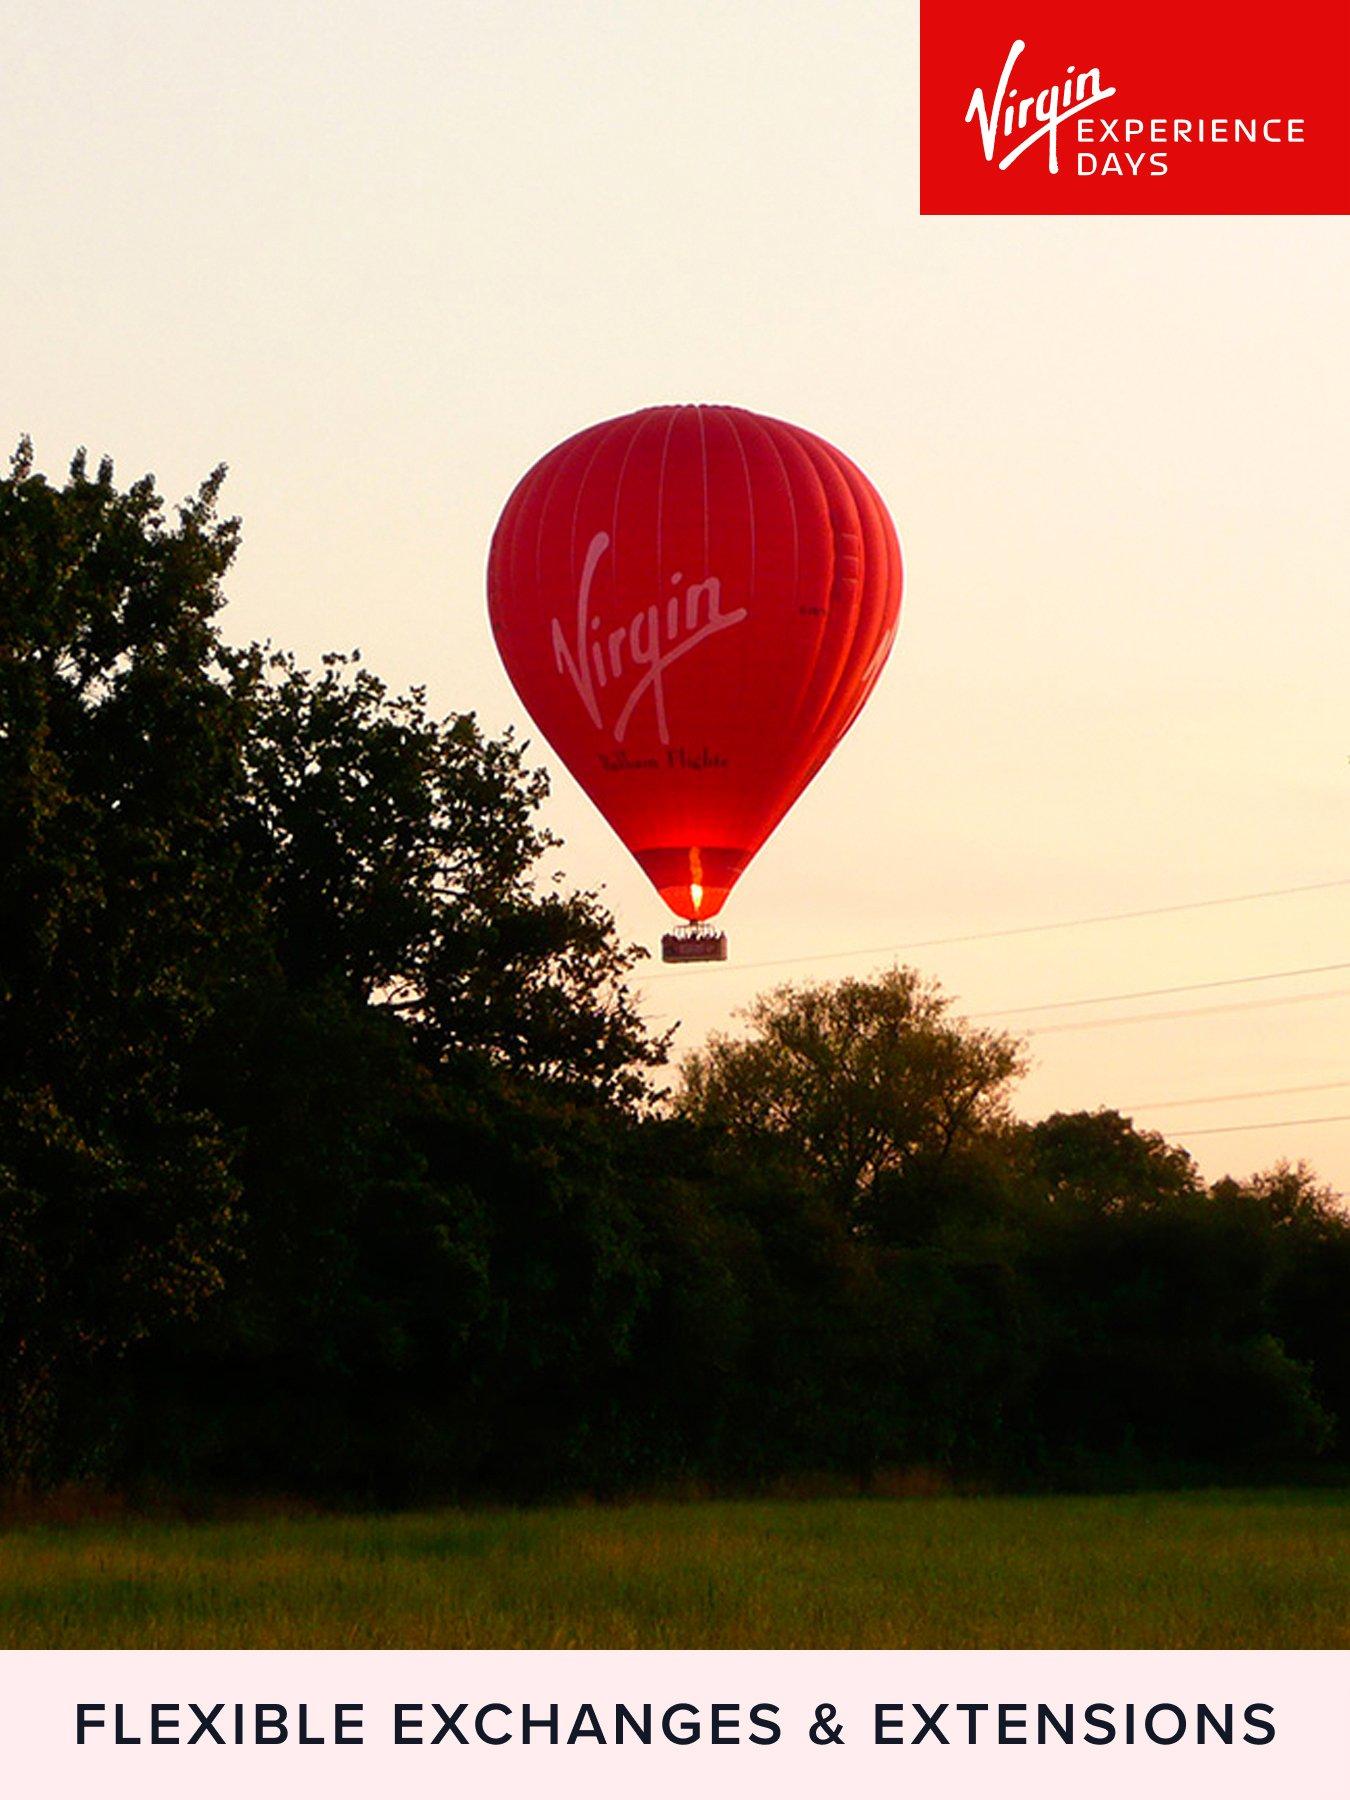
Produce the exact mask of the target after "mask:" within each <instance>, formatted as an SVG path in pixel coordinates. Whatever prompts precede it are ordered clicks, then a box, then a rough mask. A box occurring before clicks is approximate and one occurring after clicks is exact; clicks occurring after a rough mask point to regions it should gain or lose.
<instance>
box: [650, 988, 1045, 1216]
mask: <svg viewBox="0 0 1350 1800" xmlns="http://www.w3.org/2000/svg"><path fill="white" fill-rule="evenodd" d="M745 1016H746V1017H747V1018H748V1020H749V1025H750V1030H749V1032H748V1033H747V1034H746V1035H745V1036H744V1037H741V1038H731V1037H727V1036H724V1035H722V1034H717V1033H715V1034H714V1035H713V1036H712V1037H711V1038H710V1039H709V1040H708V1043H707V1046H706V1048H704V1049H703V1050H701V1051H696V1052H694V1053H693V1054H692V1055H691V1056H689V1057H688V1058H686V1060H685V1062H684V1064H683V1067H682V1070H681V1080H680V1085H679V1089H678V1092H677V1094H676V1100H675V1104H676V1106H677V1108H678V1110H679V1111H680V1112H682V1113H684V1114H685V1115H686V1116H687V1117H688V1118H690V1119H692V1120H694V1121H696V1122H698V1123H700V1124H703V1125H706V1126H708V1127H710V1128H713V1129H717V1130H721V1131H725V1132H727V1133H729V1134H730V1135H731V1136H733V1137H735V1138H739V1139H741V1140H743V1141H753V1140H754V1139H756V1138H764V1139H773V1140H777V1141H779V1142H783V1143H787V1144H789V1145H792V1146H794V1147H795V1149H796V1151H797V1153H798V1154H799V1155H800V1156H801V1157H802V1158H803V1159H804V1161H805V1163H806V1164H807V1166H808V1167H809V1168H810V1169H812V1170H813V1171H814V1173H815V1174H816V1176H817V1177H818V1178H819V1179H820V1180H821V1181H822V1182H823V1183H824V1184H825V1187H826V1189H827V1191H828V1192H829V1194H830V1196H831V1198H832V1199H833V1201H834V1202H835V1204H836V1205H838V1206H839V1207H841V1208H842V1209H844V1210H845V1211H846V1212H847V1213H849V1214H850V1215H851V1216H854V1217H856V1218H858V1219H859V1222H862V1214H863V1213H864V1212H865V1203H866V1199H867V1196H868V1194H869V1192H870V1190H871V1189H872V1187H873V1186H874V1184H875V1183H876V1182H877V1181H878V1179H879V1178H880V1177H881V1176H883V1175H887V1174H890V1173H893V1172H903V1171H905V1170H908V1169H912V1168H914V1167H915V1166H917V1165H926V1166H928V1167H930V1168H931V1167H933V1166H936V1165H940V1164H941V1163H943V1162H944V1161H945V1160H946V1159H947V1158H948V1157H949V1156H950V1155H951V1153H952V1151H953V1150H954V1149H955V1148H957V1147H958V1146H960V1145H962V1144H963V1143H966V1142H969V1141H970V1140H971V1139H972V1138H973V1137H974V1136H975V1135H976V1134H977V1133H979V1132H980V1131H982V1130H985V1129H987V1128H989V1127H990V1126H992V1125H993V1124H994V1123H995V1122H996V1121H998V1120H1000V1119H1001V1118H1003V1117H1004V1115H1005V1111H1006V1104H1007V1097H1008V1092H1009V1089H1010V1087H1011V1085H1012V1083H1013V1082H1014V1081H1015V1080H1016V1078H1017V1077H1018V1076H1020V1075H1021V1074H1022V1073H1023V1072H1024V1071H1025V1068H1026V1066H1027V1065H1026V1059H1025V1055H1024V1052H1023V1050H1022V1047H1021V1045H1020V1044H1019V1043H1018V1041H1017V1040H1016V1039H1015V1038H1013V1037H1011V1036H1009V1035H1008V1034H1007V1033H1005V1032H1000V1031H985V1030H980V1029H977V1028H975V1027H972V1026H970V1025H969V1024H967V1023H966V1022H965V1021H963V1020H960V1019H957V1018H954V1017H952V1016H951V1014H950V1001H949V1000H948V999H947V998H946V996H945V995H943V994H942V992H941V991H940V989H939V988H938V987H937V985H936V984H935V983H932V982H928V981H925V980H924V979H923V977H921V976H920V975H919V974H917V973H916V971H914V970H913V969H906V968H895V969H891V970H888V971H887V972H885V973H884V974H881V975H878V976H875V977H873V978H872V979H871V980H853V979H850V980H846V981H837V982H811V983H801V984H792V983H789V984H787V985H785V986H782V987H778V988H775V989H773V990H772V991H771V992H770V993H768V994H765V995H762V996H761V997H760V998H759V999H758V1000H756V1001H755V1002H754V1003H753V1004H752V1005H751V1007H750V1008H749V1010H748V1012H747V1013H746V1015H745Z"/></svg>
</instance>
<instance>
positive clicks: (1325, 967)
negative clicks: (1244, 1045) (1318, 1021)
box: [966, 963, 1350, 1019]
mask: <svg viewBox="0 0 1350 1800" xmlns="http://www.w3.org/2000/svg"><path fill="white" fill-rule="evenodd" d="M1342 969H1350V963H1318V964H1317V965H1316V966H1314V967H1312V968H1306V969H1271V970H1268V971H1267V972H1266V973H1265V974H1261V975H1228V976H1225V977H1224V979H1223V980H1222V981H1186V982H1182V983H1181V985H1180V986H1178V987H1158V988H1133V989H1131V990H1130V992H1128V993H1124V994H1089V995H1085V996H1084V998H1083V999H1081V1000H1042V1001H1040V1002H1039V1003H1038V1004H1037V1005H1035V1006H1000V1007H996V1008H995V1009H994V1010H993V1011H991V1012H977V1013H968V1014H967V1015H966V1016H967V1017H968V1018H971V1019H1001V1018H1005V1017H1006V1016H1007V1015H1008V1014H1009V1013H1034V1012H1057V1011H1058V1010H1059V1009H1060V1008H1061V1007H1065V1006H1104V1005H1105V1004H1106V1003H1107V1001H1109V1000H1152V999H1155V998H1157V996H1158V995H1160V994H1195V993H1199V992H1200V991H1201V990H1202V989H1204V988H1221V987H1242V986H1243V985H1245V984H1246V983H1248V982H1252V981H1287V980H1290V979H1292V977H1294V976H1295V975H1332V974H1337V973H1339V972H1340V970H1342ZM1293 997H1294V998H1297V997H1298V996H1297V995H1295V996H1293Z"/></svg>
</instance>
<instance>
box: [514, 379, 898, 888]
mask: <svg viewBox="0 0 1350 1800" xmlns="http://www.w3.org/2000/svg"><path fill="white" fill-rule="evenodd" d="M900 587H901V568H900V547H899V544H898V542H897V540H896V534H895V527H894V526H893V524H892V523H891V519H890V515H889V514H888V513H887V511H886V508H885V506H884V505H883V503H882V501H881V498H880V496H879V495H878V494H877V492H876V489H875V488H874V487H873V486H872V484H871V483H870V482H869V481H868V480H867V478H866V476H864V475H863V474H862V473H861V472H860V471H859V470H858V469H857V468H855V467H854V465H853V464H852V463H851V462H850V461H849V460H848V458H847V457H845V456H843V455H841V454H840V452H839V451H838V450H835V449H833V448H832V447H831V446H830V445H829V444H827V443H825V442H824V440H823V439H821V438H818V437H815V436H813V434H812V433H810V432H808V431H803V430H801V429H800V428H799V427H798V426H795V425H787V424H784V423H783V422H782V421H781V420H777V419H769V418H764V417H762V416H760V415H759V414H756V413H751V412H746V411H743V410H742V409H740V408H738V407H730V406H658V407H652V408H649V409H648V410H646V411H643V412H636V413H630V414H627V415H626V416H624V417H623V418H619V419H610V420H607V421H606V422H604V423H602V424H599V425H592V426H591V427H589V429H587V430H585V431H582V432H579V433H578V434H577V435H576V436H575V437H572V438H569V439H568V440H567V441H566V442H565V443H562V444H559V445H558V446H557V447H556V448H555V449H553V450H550V451H549V453H548V454H547V455H546V456H545V457H543V458H542V459H541V461H539V462H538V463H536V464H535V466H534V467H533V468H532V469H531V470H530V471H529V473H528V474H527V475H526V476H525V477H524V478H523V479H522V481H521V482H520V483H519V485H518V486H517V487H516V489H515V492H514V493H513V494H512V495H511V498H510V499H509V500H508V501H507V504H506V507H505V510H504V511H503V513H502V516H501V519H500V520H499V522H498V525H497V529H496V532H495V534H494V536H493V540H492V550H491V554H490V557H489V562H488V603H489V610H490V613H491V619H492V629H493V632H494V634H495V637H496V640H497V646H498V649H499V650H500V652H501V656H502V661H503V662H504V663H505V665H506V669H507V673H508V674H509V675H510V677H511V680H512V682H513V683H514V685H515V688H516V691H517V693H518V694H519V695H520V697H521V699H522V701H523V702H524V703H525V706H526V707H527V708H528V710H529V712H530V715H531V717H532V718H533V719H534V720H535V722H536V724H537V725H538V726H539V729H540V730H541V731H542V732H543V734H544V736H545V737H546V738H547V739H548V741H549V742H550V743H551V744H552V745H553V747H554V749H555V750H557V752H558V754H559V755H560V756H561V757H562V759H563V761H564V762H565V763H566V764H567V766H568V768H569V769H570V770H571V771H572V773H573V775H575V776H576V778H577V780H578V781H579V782H580V783H581V785H582V787H583V788H584V789H585V790H586V792H587V793H588V794H589V795H590V797H591V799H592V800H594V802H595V803H596V805H597V806H598V807H599V808H600V811H601V812H602V813H603V814H604V815H605V817H606V818H607V819H608V820H609V822H610V824H611V825H612V826H613V827H614V829H615V831H616V832H617V833H618V835H619V837H620V838H621V839H622V840H623V842H624V843H625V844H626V845H627V846H628V848H629V849H630V850H631V851H632V853H633V855H634V856H635V857H636V858H637V860H638V862H639V863H640V864H641V865H642V867H643V869H644V870H645V871H646V873H647V875H648V876H649V878H650V879H651V881H652V882H653V884H654V885H655V887H656V888H657V890H658V891H659V892H660V894H661V897H662V898H663V899H664V900H665V901H666V903H667V905H669V906H670V908H671V909H672V911H674V912H676V913H678V914H679V916H680V917H681V918H684V919H689V920H697V919H708V918H711V917H712V916H713V915H714V914H715V913H716V912H717V911H718V910H719V909H720V908H721V906H722V903H723V901H724V900H725V899H726V897H727V895H728V893H729V892H730V891H731V889H732V887H733V886H734V885H735V883H736V881H737V879H738V878H739V876H740V875H741V873H742V871H743V870H744V869H745V867H746V864H747V863H748V862H749V861H750V859H751V857H752V856H753V855H754V854H755V852H756V851H757V850H758V849H759V847H760V845H761V844H762V843H763V842H764V840H765V838H766V837H768V835H769V833H770V832H771V831H772V830H773V828H774V826H775V825H777V823H778V821H779V820H780V819H781V818H782V816H783V814H784V813H785V812H786V811H787V809H788V808H789V807H790V806H791V805H792V803H793V801H794V800H795V799H796V798H797V796H798V794H800V793H801V791H802V789H803V788H804V787H805V786H806V784H807V782H808V781H810V780H811V778H812V776H813V775H814V774H815V773H816V772H817V770H818V769H819V768H820V767H821V765H822V763H824V761H825V760H826V758H827V757H828V756H829V754H830V752H831V750H833V748H834V746H835V745H836V744H837V743H838V742H839V740H840V738H841V737H842V736H843V735H844V733H845V732H846V731H847V730H848V728H849V726H850V725H851V724H852V723H853V720H854V719H855V718H856V717H857V714H858V712H859V710H860V708H861V707H862V705H863V702H864V701H865V700H866V698H867V696H868V694H869V693H870V692H871V690H872V687H873V685H874V684H875V682H876V679H877V676H878V675H879V674H880V672H881V668H882V665H883V664H884V662H885V660H886V657H887V654H888V653H889V651H890V647H891V643H892V640H893V638H894V636H895V628H896V623H897V620H898V618H899V612H900Z"/></svg>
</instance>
